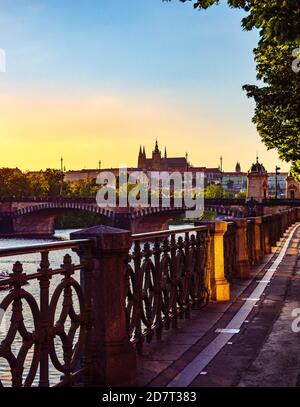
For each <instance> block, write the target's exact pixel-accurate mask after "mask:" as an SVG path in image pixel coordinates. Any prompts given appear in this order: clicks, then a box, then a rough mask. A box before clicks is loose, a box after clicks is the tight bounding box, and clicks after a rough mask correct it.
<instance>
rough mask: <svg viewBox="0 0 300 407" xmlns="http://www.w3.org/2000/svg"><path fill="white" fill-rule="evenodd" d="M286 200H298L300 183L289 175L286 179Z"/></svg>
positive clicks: (299, 197)
mask: <svg viewBox="0 0 300 407" xmlns="http://www.w3.org/2000/svg"><path fill="white" fill-rule="evenodd" d="M286 198H287V199H300V182H299V181H296V180H295V178H294V177H293V176H292V174H291V173H289V174H288V175H287V177H286Z"/></svg>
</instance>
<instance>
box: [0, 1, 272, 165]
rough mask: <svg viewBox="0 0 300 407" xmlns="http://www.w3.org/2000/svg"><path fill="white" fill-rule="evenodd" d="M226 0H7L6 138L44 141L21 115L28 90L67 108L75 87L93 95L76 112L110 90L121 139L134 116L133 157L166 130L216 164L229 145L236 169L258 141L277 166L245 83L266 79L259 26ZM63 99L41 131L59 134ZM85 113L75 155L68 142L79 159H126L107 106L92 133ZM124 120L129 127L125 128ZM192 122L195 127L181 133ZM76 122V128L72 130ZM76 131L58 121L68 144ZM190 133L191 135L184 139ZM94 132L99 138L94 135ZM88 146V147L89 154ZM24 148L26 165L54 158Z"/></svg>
mask: <svg viewBox="0 0 300 407" xmlns="http://www.w3.org/2000/svg"><path fill="white" fill-rule="evenodd" d="M221 3H223V4H221V5H220V6H217V7H213V8H211V9H209V10H207V11H201V12H200V11H195V10H194V9H193V7H192V4H188V3H185V4H183V3H181V2H179V1H178V0H172V2H171V3H168V2H162V1H161V0H130V1H125V0H114V1H109V0H86V1H83V0H63V1H58V0H13V1H11V0H0V26H1V36H0V47H1V48H3V49H5V51H6V54H7V73H6V74H5V75H1V76H0V91H1V89H2V99H1V97H0V103H1V106H5V109H4V114H7V116H6V117H5V119H6V125H5V127H4V128H1V127H0V131H1V134H0V137H1V138H3V137H4V136H5V137H10V138H11V140H12V143H13V141H14V142H15V143H16V145H19V146H20V148H21V149H22V143H21V142H20V140H23V142H24V143H25V142H26V140H27V141H28V143H29V145H31V144H30V143H34V140H35V137H37V135H36V136H34V129H33V126H34V124H30V119H29V117H30V114H27V116H26V119H22V114H24V109H25V108H26V100H29V101H30V104H31V107H32V109H34V107H35V103H37V100H38V101H40V102H41V103H46V102H47V101H49V100H51V101H52V103H53V104H54V105H55V103H56V102H55V101H57V105H60V104H61V103H62V105H63V107H60V109H62V108H64V109H68V108H67V106H68V98H69V99H70V101H74V99H75V100H76V101H80V100H82V105H80V103H78V104H77V105H76V106H72V109H73V110H74V111H77V110H76V109H78V111H82V110H87V108H86V106H87V105H86V104H85V101H86V100H89V99H91V98H95V97H96V96H97V97H101V109H102V112H104V111H105V109H106V107H105V99H106V98H107V100H108V101H109V102H108V105H110V110H109V113H108V115H111V126H112V133H111V134H112V138H113V140H110V142H111V144H114V140H115V139H117V140H121V139H122V135H121V129H122V127H124V135H123V139H124V141H123V143H124V146H123V149H124V151H126V152H127V159H128V161H129V164H135V162H134V161H135V156H136V149H137V147H138V145H139V141H141V142H142V143H143V144H146V146H147V147H148V149H150V146H152V144H153V140H154V139H155V137H158V138H159V140H161V143H162V144H167V145H168V147H169V150H170V153H173V154H174V155H183V154H184V153H185V150H189V152H190V155H191V159H192V161H193V163H194V164H197V165H207V166H212V165H214V164H215V165H216V164H217V160H218V157H219V155H220V154H223V155H224V162H225V167H227V169H228V170H229V169H230V168H232V167H233V165H234V162H235V161H236V160H240V161H242V165H243V166H244V167H245V166H249V165H250V163H251V161H253V159H254V158H255V154H256V151H257V150H258V151H259V153H260V156H261V159H262V160H264V161H265V162H266V164H267V166H275V163H276V162H277V158H276V154H275V153H273V152H266V149H265V147H264V146H263V145H262V144H261V143H260V141H259V137H258V135H257V134H256V130H255V127H254V126H253V125H252V124H251V117H252V115H253V109H254V104H253V102H252V101H251V100H248V99H247V97H246V95H245V94H244V92H243V91H242V89H241V87H242V85H243V84H245V83H254V82H255V65H254V61H253V56H252V49H253V48H254V47H255V45H256V43H257V39H258V34H257V33H256V32H251V33H249V32H243V31H242V30H241V24H240V21H241V18H242V16H243V12H241V11H238V10H230V9H229V8H228V7H227V5H226V4H224V2H221ZM3 95H4V96H5V97H6V99H5V98H4V96H3ZM15 100H17V101H18V103H14V101H15ZM62 100H63V101H64V102H62ZM111 100H113V101H114V102H111ZM116 100H117V102H116ZM20 101H23V103H21V102H20ZM127 101H129V102H127ZM49 103H50V102H49ZM9 104H10V105H9ZM70 104H72V103H70ZM111 104H114V107H113V108H112V107H111ZM27 105H28V103H27ZM47 106H48V104H47ZM129 106H130V112H128V117H129V118H130V119H128V120H126V123H125V122H124V121H123V119H122V120H121V119H119V116H120V111H122V110H123V109H124V112H125V111H127V110H126V109H129ZM134 106H138V110H137V113H136V114H139V118H140V120H137V122H138V123H135V122H134ZM27 107H28V106H27ZM143 107H144V110H143V111H142V108H143ZM155 107H157V108H156V109H155ZM11 109H13V110H14V112H15V114H16V115H18V114H20V117H21V119H20V120H21V122H22V126H20V129H18V128H16V127H12V126H11V125H10V123H9V117H10V115H9V114H8V113H7V112H9V111H11ZM53 109H54V108H53ZM53 109H52V110H51V109H50V108H49V106H48V111H47V112H48V120H49V126H48V127H47V120H46V118H45V117H43V120H42V122H43V125H44V126H45V128H44V129H43V128H42V125H41V127H39V132H41V131H43V132H45V134H46V133H47V134H49V127H51V121H52V122H53V118H54V117H56V116H55V114H54V113H53ZM107 109H108V108H107ZM25 110H26V109H25ZM37 110H38V109H37ZM22 112H23V113H22ZM112 112H114V113H112ZM118 112H119V113H118ZM164 112H166V113H165V116H164ZM85 113H86V116H84V118H83V119H82V121H81V122H80V123H77V127H76V129H78V127H81V131H82V133H78V134H77V133H76V141H75V146H74V154H72V153H71V152H68V156H67V160H68V161H69V165H70V166H75V167H76V166H77V167H78V166H79V167H80V166H83V165H86V166H92V165H93V163H94V162H95V160H96V157H95V155H94V151H95V149H100V150H103V153H104V154H105V155H106V157H110V158H107V166H110V165H116V164H117V162H116V161H117V160H120V159H121V157H120V156H118V154H117V153H116V152H114V151H115V149H114V148H112V147H111V146H109V144H108V143H107V131H109V123H106V125H105V132H106V133H105V134H103V132H104V129H103V128H102V127H101V123H100V122H101V114H100V116H99V123H98V128H97V123H96V116H93V115H92V116H91V121H93V123H95V125H94V127H93V128H92V129H89V130H88V132H87V133H86V134H85V133H84V123H86V122H87V120H88V112H85ZM37 114H38V113H37ZM66 115H67V116H70V115H71V114H70V112H66ZM75 115H76V113H75ZM114 115H115V116H114ZM151 115H152V122H150V116H151ZM76 116H77V115H76ZM174 116H175V119H176V120H179V117H181V118H182V122H181V123H180V124H178V123H177V124H176V125H175V124H174V121H176V120H173V118H174ZM40 117H42V116H40ZM143 117H145V120H144V123H145V126H143V120H142V118H143ZM118 120H120V121H119V123H120V126H119V127H118V128H115V127H114V126H115V124H116V123H118ZM148 121H149V122H148ZM162 122H163V124H162ZM168 122H169V126H170V127H169V131H168V124H167V123H168ZM172 122H173V124H172ZM149 123H150V124H149ZM151 123H153V125H152V124H151ZM155 123H156V125H155ZM185 123H186V124H188V125H187V126H186V132H187V133H188V135H186V134H182V133H184V132H185ZM210 123H211V126H210ZM174 126H175V130H174ZM66 127H67V128H68V129H69V130H70V131H69V132H66V133H65V134H64V131H65V130H66ZM179 128H180V130H181V134H182V138H181V137H180V132H179V130H178V134H176V135H174V136H173V137H172V134H175V132H176V129H179ZM22 129H23V130H22ZM97 131H98V138H97V137H96V133H97ZM3 132H5V133H6V135H4V134H3ZM57 132H58V133H59V134H58V135H57ZM10 133H11V134H10ZM71 133H72V132H71V125H68V124H67V123H65V124H64V125H61V128H60V129H59V128H58V127H57V128H56V134H55V135H53V137H59V138H60V140H63V141H65V142H66V145H69V144H70V142H71V141H70V140H69V137H70V134H71ZM80 134H81V136H82V140H83V143H84V139H90V140H91V143H90V147H86V145H85V146H83V145H82V146H81V144H80V143H81V142H80ZM114 135H116V138H114ZM185 137H186V145H182V140H184V139H185ZM139 139H140V140H139ZM95 140H96V141H97V146H95V145H94V146H93V143H95V142H96V141H95ZM120 142H121V141H120ZM45 143H46V141H45V140H44V145H46V144H45ZM170 143H171V145H170ZM201 146H202V147H203V148H201ZM209 146H210V147H209ZM39 147H42V145H40V146H39ZM208 147H209V150H210V151H207V149H208ZM8 148H9V147H8ZM134 148H135V150H134ZM59 150H64V149H63V148H60V147H59V143H52V144H51V145H49V148H48V151H49V154H48V161H49V162H48V161H47V165H54V162H56V159H57V158H56V157H58V156H59V155H60V153H61V151H59ZM200 150H201V151H200ZM202 150H203V151H202ZM204 150H205V152H204ZM7 151H8V150H7ZM22 151H24V149H23V150H22ZM76 151H77V152H76ZM78 151H83V152H84V154H86V157H84V159H82V157H80V154H79V152H78ZM196 151H199V152H198V153H196ZM50 152H51V153H50ZM16 156H17V160H20V161H21V162H20V164H19V163H16V165H20V166H23V167H24V166H25V167H29V166H30V165H33V166H36V167H38V166H41V165H42V162H43V163H45V160H47V157H43V158H42V159H41V161H39V160H38V159H37V158H34V159H32V157H31V159H30V157H28V158H27V157H24V156H22V154H21V152H20V154H19V155H18V154H17V155H16ZM21 157H22V158H21ZM12 158H13V157H11V158H9V157H7V164H12ZM226 163H227V165H226ZM45 165H46V164H45ZM244 169H245V168H244Z"/></svg>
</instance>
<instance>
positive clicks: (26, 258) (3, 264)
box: [0, 225, 191, 386]
mask: <svg viewBox="0 0 300 407" xmlns="http://www.w3.org/2000/svg"><path fill="white" fill-rule="evenodd" d="M190 226H191V225H181V226H170V229H181V228H186V227H190ZM73 231H74V230H59V231H56V233H55V237H56V238H57V239H61V240H68V239H69V237H70V233H71V232H73ZM51 241H53V239H52V240H40V239H39V240H35V239H1V238H0V248H2V247H12V246H13V247H15V246H23V245H31V244H38V243H47V242H51ZM67 253H68V254H70V255H71V256H72V260H73V262H74V263H75V264H76V263H78V257H77V255H76V253H74V252H72V251H71V250H59V251H54V252H50V254H49V260H50V267H51V268H52V269H55V268H58V267H60V265H61V264H62V261H63V257H64V255H65V254H67ZM40 257H41V256H40V254H39V253H35V254H30V255H22V256H14V257H4V258H0V274H1V272H5V273H11V272H12V268H13V265H14V263H15V262H16V261H20V262H21V263H22V264H23V270H24V272H25V273H27V274H31V273H36V271H37V269H38V268H39V263H40ZM78 277H79V273H78V272H77V273H75V277H74V278H76V279H77V278H78ZM60 281H61V276H54V277H53V278H52V280H51V282H50V298H51V296H52V293H53V291H54V289H55V288H56V286H57V284H58V283H59V282H60ZM24 289H25V290H26V291H28V292H30V293H31V294H32V295H33V296H34V298H35V299H36V301H37V303H38V305H39V295H40V289H39V282H38V281H37V280H32V281H31V282H30V284H28V285H26V286H25V287H24ZM7 294H8V291H0V304H1V301H2V300H3V298H4V297H5V296H6V295H7ZM60 309H61V301H60V302H59V306H58V309H57V313H56V317H58V316H59V311H60ZM74 309H75V311H78V309H76V299H74ZM0 312H1V309H0ZM1 316H2V315H1V314H0V318H1ZM10 317H11V307H10V308H9V309H8V310H7V312H6V313H5V314H4V316H3V319H2V323H1V325H0V342H1V341H2V340H3V339H4V338H5V336H6V333H7V329H8V328H9V325H10ZM23 317H24V323H25V326H26V328H27V329H28V331H29V332H32V330H33V319H32V313H31V311H30V309H29V307H28V305H27V304H26V302H25V301H23ZM68 326H69V321H67V323H66V327H67V328H68ZM75 338H76V337H75ZM21 345H22V338H21V336H20V335H19V334H17V335H16V338H15V340H14V342H13V346H12V351H13V353H14V355H15V356H17V354H18V352H19V349H20V347H21ZM55 349H56V352H57V355H58V356H59V358H60V361H62V355H63V351H62V346H61V342H60V340H59V339H57V340H56V341H55ZM32 356H33V349H31V350H30V351H29V352H28V354H27V357H26V362H25V364H24V366H25V368H24V374H23V377H26V373H27V372H28V369H29V367H30V365H31V360H32ZM49 372H50V383H51V385H53V384H55V383H57V382H59V380H60V376H61V373H60V372H58V371H57V370H56V369H55V368H54V367H53V366H52V363H51V361H50V362H49ZM38 376H39V375H38V374H37V375H36V379H35V382H34V384H33V385H38ZM0 380H1V383H2V384H3V385H5V386H10V385H11V374H10V368H9V365H8V363H7V362H6V360H5V359H4V358H0Z"/></svg>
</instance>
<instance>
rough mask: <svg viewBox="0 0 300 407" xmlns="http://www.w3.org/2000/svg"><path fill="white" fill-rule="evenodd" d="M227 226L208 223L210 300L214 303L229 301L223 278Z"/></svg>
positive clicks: (225, 224) (227, 285)
mask: <svg viewBox="0 0 300 407" xmlns="http://www.w3.org/2000/svg"><path fill="white" fill-rule="evenodd" d="M227 226H228V225H227V222H222V221H216V222H213V223H210V230H211V236H212V239H211V245H212V246H211V257H212V262H211V272H210V285H211V295H212V299H213V300H215V301H228V300H229V299H230V286H229V283H228V281H227V279H226V277H225V267H224V235H225V233H226V231H227Z"/></svg>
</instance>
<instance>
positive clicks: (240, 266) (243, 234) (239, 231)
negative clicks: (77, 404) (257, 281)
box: [234, 219, 250, 280]
mask: <svg viewBox="0 0 300 407" xmlns="http://www.w3.org/2000/svg"><path fill="white" fill-rule="evenodd" d="M234 222H235V224H236V237H235V245H236V267H237V276H238V278H240V279H242V280H246V279H248V278H250V264H249V256H248V250H247V226H248V220H247V219H235V221H234Z"/></svg>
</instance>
